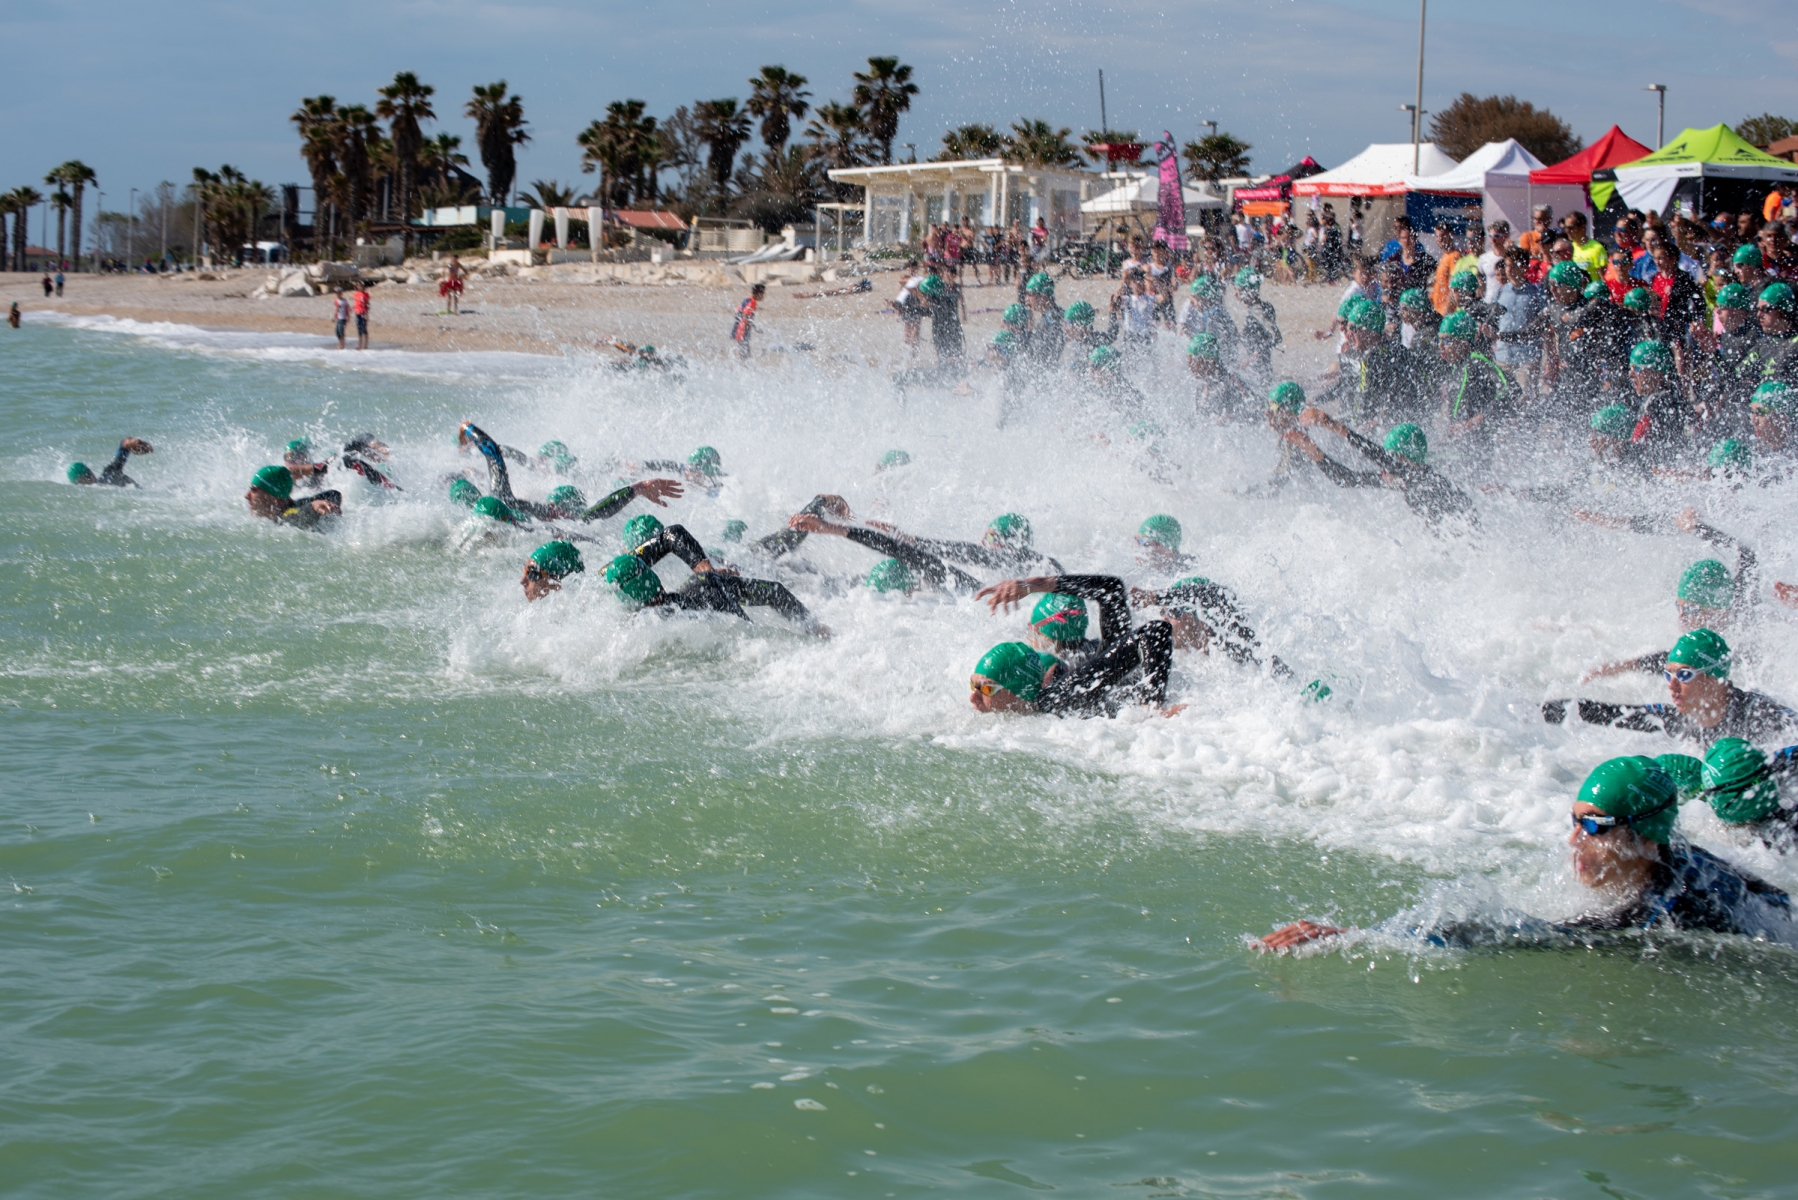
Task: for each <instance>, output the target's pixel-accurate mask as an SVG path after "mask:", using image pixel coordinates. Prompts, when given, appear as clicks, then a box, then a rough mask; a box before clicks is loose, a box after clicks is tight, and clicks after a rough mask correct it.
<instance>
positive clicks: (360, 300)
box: [350, 283, 368, 350]
mask: <svg viewBox="0 0 1798 1200" xmlns="http://www.w3.org/2000/svg"><path fill="white" fill-rule="evenodd" d="M350 306H351V307H352V308H354V309H355V311H356V349H358V350H366V349H368V285H367V284H365V283H359V284H357V285H356V294H355V295H353V296H351V297H350Z"/></svg>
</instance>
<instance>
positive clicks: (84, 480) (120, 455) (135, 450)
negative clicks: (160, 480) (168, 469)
mask: <svg viewBox="0 0 1798 1200" xmlns="http://www.w3.org/2000/svg"><path fill="white" fill-rule="evenodd" d="M154 453H155V448H154V447H153V446H151V445H150V443H148V442H146V441H144V439H142V438H135V437H128V438H126V439H125V440H124V441H122V442H120V443H119V449H118V452H117V453H115V454H114V455H113V456H112V461H111V462H109V463H107V464H106V466H105V468H104V469H103V470H101V472H100V473H99V474H98V475H96V474H94V472H93V470H92V468H90V467H89V466H88V465H87V464H86V463H82V462H77V463H70V464H69V482H70V483H76V484H81V485H83V486H90V485H93V484H100V485H102V486H104V487H136V486H137V480H135V479H133V478H131V476H129V475H127V474H125V460H126V459H128V458H130V457H131V456H132V455H133V454H154Z"/></svg>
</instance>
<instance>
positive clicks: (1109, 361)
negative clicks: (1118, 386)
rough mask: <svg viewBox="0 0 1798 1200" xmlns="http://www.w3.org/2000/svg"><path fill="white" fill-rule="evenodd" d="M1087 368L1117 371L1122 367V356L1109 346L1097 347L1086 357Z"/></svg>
mask: <svg viewBox="0 0 1798 1200" xmlns="http://www.w3.org/2000/svg"><path fill="white" fill-rule="evenodd" d="M1086 362H1087V365H1088V366H1092V367H1104V368H1105V369H1106V370H1108V371H1119V370H1122V369H1123V366H1124V356H1123V355H1121V354H1119V353H1118V352H1117V351H1116V350H1113V349H1112V348H1111V347H1110V346H1099V347H1097V348H1096V349H1094V350H1093V352H1092V353H1091V354H1089V355H1087V356H1086Z"/></svg>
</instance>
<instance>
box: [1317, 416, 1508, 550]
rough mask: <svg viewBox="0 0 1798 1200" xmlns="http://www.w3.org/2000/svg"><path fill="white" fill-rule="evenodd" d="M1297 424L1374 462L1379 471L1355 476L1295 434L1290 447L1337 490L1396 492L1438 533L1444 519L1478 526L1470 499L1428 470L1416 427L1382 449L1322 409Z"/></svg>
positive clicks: (1391, 437) (1397, 432) (1395, 432)
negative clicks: (1458, 519)
mask: <svg viewBox="0 0 1798 1200" xmlns="http://www.w3.org/2000/svg"><path fill="white" fill-rule="evenodd" d="M1298 424H1300V425H1306V426H1317V427H1320V428H1323V429H1327V430H1329V431H1330V432H1331V433H1333V434H1335V435H1336V436H1337V437H1340V438H1342V439H1343V440H1344V441H1346V442H1348V444H1349V445H1351V446H1353V447H1354V448H1355V449H1356V450H1359V451H1360V452H1361V453H1362V454H1363V455H1364V456H1366V457H1367V458H1369V459H1371V460H1372V461H1373V463H1374V465H1375V466H1377V467H1378V468H1379V469H1378V470H1376V471H1351V470H1350V469H1349V468H1347V467H1345V466H1343V465H1342V464H1341V463H1339V462H1337V461H1336V460H1335V459H1333V458H1331V457H1329V456H1328V455H1326V454H1325V453H1324V452H1323V451H1322V450H1320V449H1318V447H1317V443H1315V442H1313V441H1312V440H1311V439H1310V438H1309V437H1307V436H1306V435H1305V434H1304V433H1303V431H1301V430H1297V429H1290V430H1288V431H1287V433H1286V435H1285V436H1286V438H1287V440H1288V442H1290V443H1292V444H1293V445H1296V446H1297V447H1298V449H1299V450H1300V452H1302V453H1303V454H1304V455H1305V457H1306V458H1309V459H1310V460H1311V461H1312V462H1314V463H1316V464H1317V468H1318V470H1320V471H1322V472H1323V473H1324V475H1325V476H1326V477H1328V479H1329V480H1330V482H1331V483H1334V484H1335V485H1336V486H1337V487H1345V488H1364V487H1386V488H1393V489H1396V490H1397V491H1398V492H1399V493H1400V494H1402V495H1403V496H1404V498H1405V503H1406V504H1407V505H1409V506H1410V508H1411V511H1412V512H1415V513H1416V514H1417V515H1418V516H1420V517H1422V518H1423V519H1424V520H1425V521H1427V522H1429V524H1430V525H1431V526H1432V527H1434V526H1437V525H1439V524H1441V522H1442V520H1443V519H1444V518H1445V517H1451V516H1453V517H1461V518H1463V519H1465V520H1466V521H1467V522H1468V523H1469V524H1478V520H1477V516H1476V514H1475V512H1474V508H1473V501H1472V500H1471V499H1469V498H1468V496H1467V493H1466V492H1463V491H1462V490H1461V489H1460V488H1458V487H1456V486H1455V485H1454V484H1452V483H1450V482H1449V481H1448V480H1447V479H1444V478H1443V477H1442V476H1441V475H1438V474H1437V473H1436V472H1435V471H1434V470H1432V469H1430V468H1429V467H1427V466H1425V465H1424V459H1425V458H1426V457H1427V456H1428V454H1429V441H1428V439H1426V438H1425V437H1424V434H1423V430H1421V429H1419V428H1418V427H1417V426H1415V425H1410V424H1406V425H1395V426H1393V427H1392V429H1391V430H1389V431H1388V432H1387V434H1386V441H1385V444H1384V445H1383V446H1381V445H1376V444H1375V443H1374V442H1373V440H1372V439H1370V438H1367V437H1363V436H1362V435H1361V434H1359V433H1356V432H1355V431H1354V430H1353V429H1350V428H1349V427H1348V426H1347V425H1344V424H1343V423H1342V422H1341V421H1338V420H1337V419H1336V418H1335V417H1332V416H1330V415H1329V414H1328V413H1326V412H1324V411H1323V410H1322V409H1320V408H1307V409H1305V410H1304V411H1303V412H1301V413H1299V415H1298Z"/></svg>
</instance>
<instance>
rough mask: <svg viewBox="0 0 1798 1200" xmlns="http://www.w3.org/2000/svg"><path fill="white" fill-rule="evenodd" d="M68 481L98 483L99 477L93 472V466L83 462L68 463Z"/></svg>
mask: <svg viewBox="0 0 1798 1200" xmlns="http://www.w3.org/2000/svg"><path fill="white" fill-rule="evenodd" d="M69 482H70V483H82V484H87V483H99V482H100V477H99V476H98V475H95V474H94V472H93V468H91V467H89V466H88V465H87V464H86V463H84V462H78V463H70V464H69Z"/></svg>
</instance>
